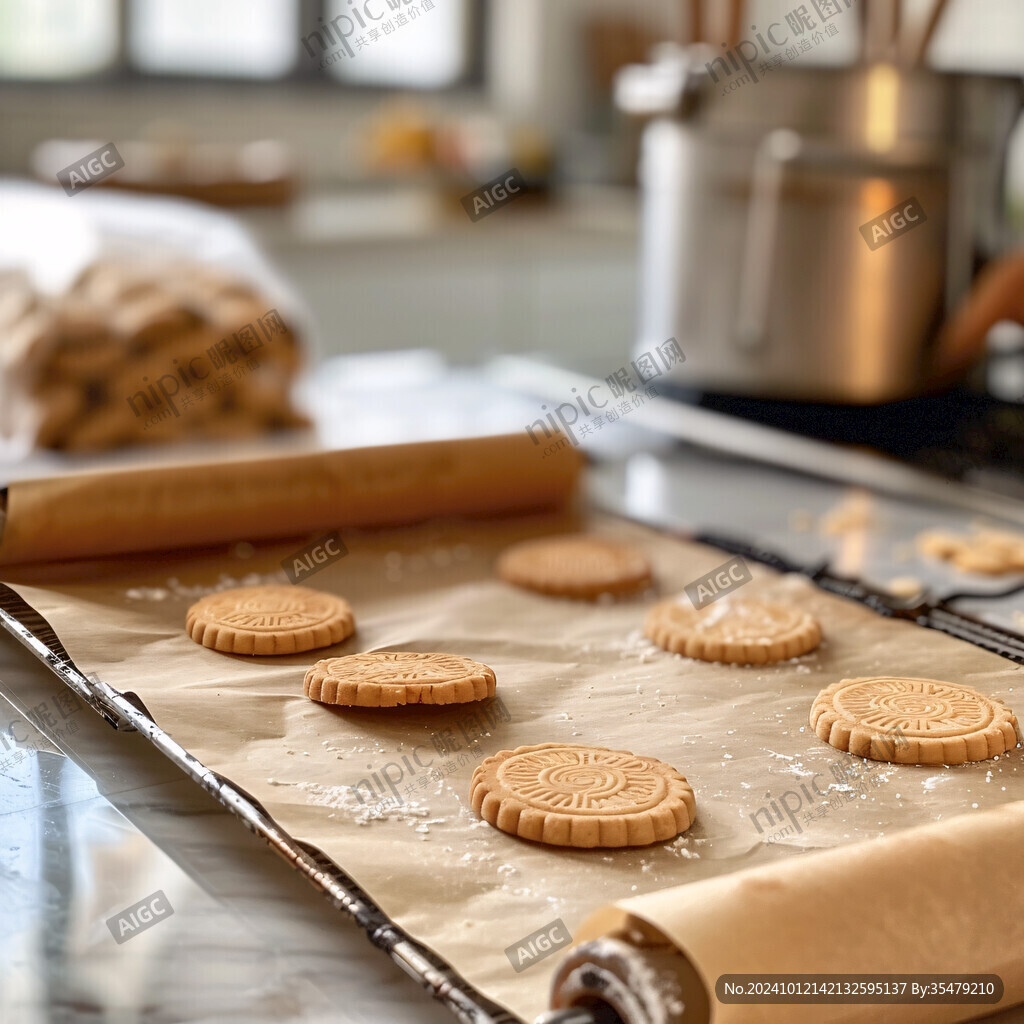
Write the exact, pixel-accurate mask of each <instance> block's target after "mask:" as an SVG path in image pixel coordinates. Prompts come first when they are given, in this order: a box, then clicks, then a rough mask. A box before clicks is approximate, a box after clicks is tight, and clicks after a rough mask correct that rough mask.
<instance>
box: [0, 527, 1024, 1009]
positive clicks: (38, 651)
mask: <svg viewBox="0 0 1024 1024" xmlns="http://www.w3.org/2000/svg"><path fill="white" fill-rule="evenodd" d="M620 518H621V517H620ZM645 525H648V526H651V525H654V526H657V524H652V523H647V524H645ZM658 528H661V529H662V530H663V532H665V533H671V534H675V535H676V536H680V537H683V538H685V539H686V540H689V541H695V542H697V543H702V544H709V545H712V546H715V547H718V548H721V549H723V550H725V551H728V552H730V553H731V554H738V555H740V556H742V557H743V558H745V559H751V560H754V561H757V562H760V563H762V564H764V565H768V566H770V567H772V568H775V569H777V570H779V571H781V572H798V573H801V574H803V575H805V576H807V577H808V578H810V579H811V580H812V581H813V582H814V583H816V584H817V585H818V586H820V587H821V588H822V589H824V590H826V591H829V592H831V593H834V594H837V595H839V596H841V597H846V598H848V599H850V600H854V601H857V602H859V603H861V604H863V605H865V606H866V607H868V608H871V609H872V610H873V611H875V612H876V613H877V614H880V615H883V616H887V617H897V618H903V619H907V620H910V621H913V622H916V623H917V624H918V625H920V626H923V627H927V628H930V629H937V630H940V631H941V632H944V633H946V634H948V635H950V636H954V637H956V638H958V639H960V640H965V641H967V642H968V643H972V644H974V645H975V646H977V647H981V648H984V649H985V650H989V651H994V652H995V653H997V654H1000V655H1002V656H1003V657H1005V658H1009V659H1010V660H1012V661H1015V662H1017V663H1018V664H1024V636H1022V635H1021V634H1018V633H1014V632H1012V631H1010V630H1006V629H1003V628H1001V627H997V626H993V625H990V624H988V623H985V622H983V621H982V620H980V619H977V618H974V617H972V616H970V615H966V614H963V613H961V612H958V611H957V610H956V609H955V608H953V607H952V604H953V602H954V601H956V600H958V599H960V598H966V597H971V598H979V597H1005V596H1008V595H1009V594H1011V593H1014V592H1016V591H1018V590H1024V585H1021V586H1018V587H1015V588H1012V589H1011V590H1007V591H1003V592H1001V593H999V594H987V595H983V594H967V593H958V594H950V595H948V596H946V597H945V598H943V599H937V600H931V599H928V598H927V597H925V596H924V595H922V596H920V597H919V598H917V599H914V600H910V601H901V600H899V599H897V598H894V597H892V596H891V595H889V594H886V593H884V592H883V591H878V590H874V589H872V588H870V587H868V586H866V585H864V584H862V583H860V582H859V581H858V580H854V579H848V578H844V577H840V576H836V575H833V574H832V573H831V572H830V571H829V568H828V565H827V564H825V563H822V564H819V565H815V566H801V565H797V564H795V563H792V562H790V561H787V560H786V559H784V558H782V557H780V556H779V555H777V554H775V553H774V552H772V551H769V550H766V549H762V548H758V547H755V546H751V545H749V544H747V543H745V542H741V541H737V540H734V539H732V538H727V537H721V536H717V535H713V534H693V533H686V534H680V532H679V531H678V530H665V529H664V528H663V527H658ZM0 625H2V626H3V628H4V629H5V630H6V631H7V632H8V633H10V634H11V636H13V637H14V638H15V639H16V640H18V641H19V642H20V643H21V644H23V645H24V646H25V647H27V648H28V649H29V650H30V651H31V652H32V653H33V654H34V655H35V656H36V657H37V658H38V659H39V660H40V661H41V662H43V664H44V665H46V667H47V668H48V669H49V670H50V671H51V672H52V673H53V674H54V675H55V676H56V677H57V678H58V679H60V680H61V682H63V683H64V684H65V685H66V686H68V687H70V688H71V690H73V691H74V693H75V694H76V695H77V696H78V697H79V698H80V699H81V700H82V701H84V702H85V703H86V704H88V705H89V706H90V707H91V708H92V709H93V710H94V711H95V712H96V713H97V714H99V715H100V716H101V717H102V718H104V719H105V720H106V721H107V723H108V724H109V725H111V726H112V727H113V728H114V729H117V730H119V731H122V732H133V731H134V732H139V733H141V734H142V735H143V736H145V737H146V739H148V740H149V741H150V742H151V743H152V744H153V745H154V746H155V747H156V748H157V749H158V750H160V752H161V753H163V755H164V756H165V757H167V758H168V759H169V760H170V761H172V762H173V763H174V764H175V765H177V766H178V767H179V768H180V769H181V770H182V771H183V772H185V773H186V774H187V775H188V776H189V777H190V778H191V779H193V781H195V782H196V783H198V784H199V785H200V786H202V788H203V789H205V790H206V791H207V792H208V793H209V794H210V795H211V796H213V798H214V799H215V800H217V801H218V802H219V803H220V804H222V805H223V806H224V807H225V808H227V810H229V811H230V812H231V813H232V814H234V815H235V816H236V817H237V818H239V819H240V820H241V822H242V823H243V824H244V825H245V826H246V828H248V829H249V830H250V831H251V832H253V833H255V834H256V835H257V836H259V837H261V838H262V839H263V840H264V841H265V842H266V843H267V844H268V845H269V846H270V848H271V849H272V850H274V851H275V852H276V853H277V854H279V855H280V856H281V857H282V858H283V859H284V860H285V862H286V863H287V864H288V865H289V866H290V867H291V868H292V869H293V870H295V871H298V872H299V873H300V874H301V875H303V876H304V877H305V878H306V880H307V881H308V882H309V883H310V884H311V885H312V886H313V887H314V888H316V889H317V890H318V891H319V892H320V893H322V894H323V896H324V897H325V898H326V899H327V900H329V901H330V903H331V904H332V905H333V906H334V907H335V909H337V910H339V911H341V912H342V913H343V914H345V915H346V916H348V917H349V918H350V919H351V920H352V921H354V922H355V923H356V924H357V925H358V926H359V927H360V928H362V930H363V931H364V932H365V933H366V936H367V938H368V939H369V940H370V942H372V943H373V944H374V945H375V946H377V947H378V948H379V949H381V950H383V951H384V952H385V953H386V954H387V955H388V956H389V957H390V958H391V959H392V960H393V961H394V962H395V963H396V964H397V965H398V966H399V967H400V968H401V969H402V970H403V971H405V973H406V974H408V975H409V976H410V977H412V978H413V979H414V980H415V981H416V982H417V983H418V984H419V985H420V986H421V987H422V988H423V989H425V990H426V991H427V992H429V993H430V994H431V996H433V998H434V999H436V1000H438V1001H439V1002H441V1003H442V1004H444V1005H445V1006H446V1007H447V1008H448V1009H449V1010H450V1011H451V1012H452V1014H453V1015H454V1016H455V1018H456V1019H457V1020H459V1021H462V1022H464V1024H526V1022H524V1021H522V1020H521V1019H520V1018H519V1017H516V1016H515V1015H513V1014H511V1013H509V1012H508V1011H507V1010H505V1009H503V1008H502V1007H501V1006H499V1005H498V1004H497V1003H495V1002H493V1001H492V1000H490V999H488V998H487V997H486V996H485V995H483V993H481V992H479V991H477V989H476V988H474V987H473V986H472V985H471V984H470V983H469V982H467V981H466V980H465V979H464V978H462V977H460V976H459V974H458V973H457V972H456V971H455V970H454V968H452V967H451V966H450V965H449V964H448V963H446V962H445V961H444V960H443V959H441V958H440V957H439V956H437V955H436V954H435V953H433V952H431V951H430V950H429V949H427V948H426V947H424V946H422V945H421V944H419V943H418V942H416V940H415V939H413V938H412V937H411V936H410V935H408V934H407V933H406V932H405V931H403V930H402V929H401V928H399V927H398V926H397V925H396V924H395V923H394V922H393V921H391V920H390V919H389V918H388V917H387V915H386V914H385V913H384V912H383V911H382V910H381V909H380V908H379V907H378V906H377V905H376V904H375V903H374V901H373V900H372V899H371V898H370V897H369V896H368V895H367V894H366V893H365V892H364V891H363V890H362V889H361V888H360V887H359V886H358V885H357V884H356V883H355V881H353V879H351V878H350V877H349V876H348V875H347V874H346V873H345V872H344V870H342V868H341V867H339V865H337V864H335V863H334V861H332V860H330V859H329V858H328V857H326V856H325V855H324V854H323V853H322V852H320V851H319V850H318V849H316V848H315V847H313V846H311V845H309V844H306V843H303V842H300V841H299V840H296V839H294V838H293V837H292V836H290V835H289V834H288V833H287V832H285V831H284V830H283V829H281V828H279V827H278V825H277V824H276V823H275V822H274V820H273V819H272V818H271V817H270V815H269V814H268V813H267V812H266V810H265V809H264V808H263V807H262V806H261V804H260V802H259V801H258V800H256V799H255V798H253V797H252V796H251V795H249V794H248V793H246V792H245V791H244V790H243V789H241V788H240V787H239V786H237V785H235V784H234V783H232V782H231V781H230V780H229V779H226V778H224V777H223V776H221V775H219V774H218V773H217V772H214V771H212V770H211V769H209V768H207V767H206V765H204V764H203V763H202V762H201V761H199V760H198V759H197V758H195V757H193V756H192V755H191V754H190V753H189V752H188V751H187V750H186V749H185V748H184V747H182V746H181V745H180V744H178V743H176V742H175V741H174V740H173V739H171V737H170V736H169V735H168V734H167V733H166V732H164V731H163V730H162V729H161V728H160V727H159V726H158V725H157V724H156V722H155V721H154V720H153V717H152V715H151V714H150V713H149V711H148V709H147V708H146V706H145V704H144V703H143V702H142V700H141V699H140V698H139V697H138V695H137V694H135V693H133V692H132V691H130V690H126V691H124V692H123V693H121V692H118V691H117V690H114V689H112V688H111V687H110V686H109V685H107V684H106V683H104V682H103V681H102V680H100V679H98V678H96V677H95V676H86V675H85V673H83V672H82V671H81V669H79V668H78V666H77V665H75V663H74V662H73V661H72V659H71V657H70V656H69V654H68V652H67V650H66V649H65V648H64V645H63V644H62V643H61V641H60V638H59V637H58V636H57V634H56V633H55V632H54V630H53V628H52V627H51V626H50V624H49V623H48V622H47V621H46V619H44V618H43V616H41V615H40V614H39V613H38V612H36V611H35V610H34V609H33V608H32V607H31V606H29V605H28V604H27V603H26V602H25V601H24V600H22V598H21V597H20V596H19V595H18V594H17V593H16V592H15V591H14V590H12V589H11V588H10V587H9V586H6V585H5V584H3V583H0ZM542 1022H543V1024H595V1020H594V1018H593V1016H592V1015H591V1014H590V1013H589V1012H588V1011H585V1010H560V1011H553V1012H549V1013H544V1014H541V1015H540V1016H539V1017H538V1018H537V1020H536V1022H535V1024H542Z"/></svg>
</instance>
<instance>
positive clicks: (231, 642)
mask: <svg viewBox="0 0 1024 1024" xmlns="http://www.w3.org/2000/svg"><path fill="white" fill-rule="evenodd" d="M185 629H186V631H187V632H188V635H189V636H190V637H192V639H193V640H195V642H196V643H197V644H202V645H203V647H211V648H213V650H215V651H224V652H225V653H227V654H299V653H301V652H302V651H312V650H315V649H316V648H317V647H330V645H331V644H336V643H340V642H341V641H342V640H345V639H346V638H347V637H350V636H351V635H352V634H353V633H354V632H355V620H354V619H353V616H352V609H351V608H349V606H348V604H347V603H346V602H345V601H343V600H342V599H341V598H340V597H335V596H334V595H333V594H325V593H322V592H321V591H319V590H312V589H310V588H309V587H296V586H280V585H273V586H260V587H236V588H235V589H233V590H222V591H220V592H219V593H216V594H209V595H208V596H206V597H204V598H202V599H201V600H199V601H197V602H196V603H195V604H194V605H192V607H191V608H189V610H188V617H187V618H186V620H185Z"/></svg>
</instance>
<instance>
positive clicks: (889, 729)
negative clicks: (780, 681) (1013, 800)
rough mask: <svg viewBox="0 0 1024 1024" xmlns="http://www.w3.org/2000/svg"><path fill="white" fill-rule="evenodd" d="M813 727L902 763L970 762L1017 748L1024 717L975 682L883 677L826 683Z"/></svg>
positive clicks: (847, 746) (836, 741) (842, 744)
mask: <svg viewBox="0 0 1024 1024" xmlns="http://www.w3.org/2000/svg"><path fill="white" fill-rule="evenodd" d="M811 727H812V728H813V729H814V731H815V732H816V733H817V734H818V737H819V738H820V739H823V740H824V741H825V742H826V743H829V744H830V745H831V746H833V747H835V748H836V749H837V750H848V751H849V752H850V753H851V754H857V755H858V756H860V757H868V758H871V759H872V760H875V761H893V762H896V763H897V764H964V763H965V762H966V761H984V760H986V759H987V758H990V757H995V756H996V754H1002V753H1003V752H1004V751H1007V750H1012V749H1013V748H1014V747H1015V746H1017V743H1018V741H1019V740H1020V732H1019V728H1018V725H1017V719H1016V717H1015V716H1014V715H1013V713H1012V712H1011V711H1010V709H1009V708H1007V707H1006V706H1005V705H1004V704H1002V703H1001V702H1000V701H998V700H994V699H993V698H991V697H986V696H985V695H984V694H981V693H978V691H977V690H974V689H971V687H969V686H963V685H961V684H960V683H945V682H941V681H939V680H937V679H905V678H902V677H900V676H876V677H872V678H864V679H843V680H841V681H840V682H838V683H833V684H832V685H831V686H827V687H825V689H824V690H822V691H821V693H819V694H818V696H817V697H816V698H815V699H814V703H813V704H812V705H811Z"/></svg>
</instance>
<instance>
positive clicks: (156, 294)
mask: <svg viewBox="0 0 1024 1024" xmlns="http://www.w3.org/2000/svg"><path fill="white" fill-rule="evenodd" d="M106 198H107V197H104V199H106ZM111 198H114V199H115V200H116V201H117V202H118V203H124V202H127V203H130V204H133V206H132V208H131V209H132V212H133V213H139V214H140V216H141V221H142V223H143V225H144V226H145V223H146V220H147V217H148V218H149V219H150V220H151V222H152V232H153V234H152V237H153V238H154V239H157V241H154V242H153V243H152V244H148V242H147V244H145V245H143V244H141V243H142V235H143V231H144V228H143V231H138V232H137V236H138V237H136V238H135V239H125V238H124V237H123V230H124V229H123V226H121V225H119V223H117V222H116V221H117V219H116V218H115V219H114V221H115V222H114V223H113V225H112V223H111V218H109V217H106V218H105V217H104V216H103V214H104V213H105V212H107V211H104V210H102V209H101V210H100V216H98V217H97V216H96V215H95V214H94V215H93V216H92V217H87V218H85V219H86V221H87V223H86V232H85V233H86V237H87V238H88V240H89V242H90V244H89V245H88V246H86V247H84V248H85V252H84V254H83V257H84V258H80V259H79V260H78V261H77V266H69V267H68V268H67V269H68V271H73V273H71V272H68V273H66V274H65V279H64V280H63V281H58V282H57V283H56V286H54V284H53V282H47V285H48V287H43V286H41V285H40V283H39V277H40V275H39V274H38V273H34V270H35V268H34V267H33V260H34V259H36V260H37V259H38V254H37V252H33V253H29V252H28V251H27V250H26V258H25V265H24V267H18V266H17V265H15V266H14V267H13V268H10V263H11V260H10V255H9V254H8V260H7V262H8V267H9V268H10V269H8V270H7V272H6V273H4V274H3V275H0V440H3V441H6V442H8V443H9V444H12V445H13V446H14V447H16V448H18V449H22V450H28V449H30V448H50V449H63V450H69V451H90V450H91V451H97V450H104V449H110V448H118V447H122V446H128V445H134V444H145V443H160V442H171V441H185V440H197V439H233V438H245V437H252V436H256V435H259V434H263V433H267V432H270V431H274V430H281V429H288V428H296V427H303V426H308V421H307V420H306V419H305V417H303V416H302V415H300V414H299V413H298V412H296V410H295V408H294V407H293V404H292V400H291V392H292V387H293V385H294V383H295V379H296V376H297V374H298V371H299V369H300V366H301V364H302V362H303V359H302V348H301V346H300V343H299V337H298V336H299V328H298V326H297V324H296V323H295V322H294V321H295V316H294V309H295V303H294V301H293V300H292V297H291V296H290V295H288V294H285V295H284V300H283V301H282V288H281V286H280V283H279V282H277V281H276V280H274V279H273V278H272V275H270V274H269V273H268V272H266V271H265V270H264V268H263V267H262V264H261V261H260V260H259V257H258V254H257V253H255V252H254V251H249V252H246V251H245V250H246V248H247V246H249V245H250V243H249V242H248V239H247V238H246V237H245V236H244V234H243V233H241V232H237V233H236V234H233V233H231V232H230V228H231V227H232V225H228V228H229V232H228V239H229V244H224V241H223V237H224V236H223V228H224V225H223V224H221V223H217V222H218V221H220V220H221V217H222V215H218V214H210V215H207V213H206V211H203V210H201V209H195V208H193V207H191V206H188V205H186V206H185V207H184V209H183V210H174V211H173V213H174V215H175V216H177V217H179V218H184V219H185V220H186V221H188V220H189V219H190V218H191V220H192V224H191V225H190V228H191V236H190V233H189V232H188V231H182V230H181V225H180V223H179V225H178V229H179V230H178V237H177V238H174V237H172V238H171V239H168V237H167V234H166V232H163V231H161V230H160V228H161V226H162V224H161V222H163V221H165V220H166V218H167V216H168V211H167V209H166V208H165V207H163V206H162V204H161V207H158V208H156V211H155V212H156V215H155V216H153V208H152V207H150V208H149V209H147V206H150V204H151V203H152V201H147V200H137V199H135V198H134V197H131V198H125V197H111ZM65 201H66V199H65ZM140 202H141V203H142V204H143V206H142V208H141V210H138V209H136V208H135V206H134V204H137V203H140ZM101 206H108V204H107V203H103V204H101ZM108 209H109V207H108ZM115 211H116V212H117V213H118V214H119V216H120V217H122V218H123V207H122V208H120V209H118V208H117V207H115ZM208 217H209V219H210V221H211V224H210V230H209V231H204V228H205V227H206V221H207V219H208ZM80 221H81V218H80V217H79V215H78V214H76V213H72V214H71V215H69V217H68V220H67V228H68V234H69V235H71V236H72V237H74V236H76V235H79V234H81V228H82V225H81V222H80ZM62 224H63V219H62V218H58V225H62ZM119 228H120V231H121V233H120V234H119ZM211 237H213V238H215V239H217V243H216V244H214V245H212V246H211V245H210V244H209V239H210V238H211ZM194 239H205V240H206V242H207V244H206V245H205V246H204V245H198V246H196V247H195V249H194V250H193V251H198V252H199V253H200V254H201V255H203V256H207V257H208V256H209V255H210V252H211V250H214V251H215V254H216V259H204V260H203V261H202V262H199V261H197V260H195V259H191V258H184V256H183V252H184V251H185V250H187V249H188V248H189V243H190V241H192V240H194ZM132 242H133V243H134V244H126V243H132ZM141 249H145V250H147V251H145V252H142V251H140V250H141ZM15 255H17V254H15ZM261 277H264V278H266V279H265V280H261Z"/></svg>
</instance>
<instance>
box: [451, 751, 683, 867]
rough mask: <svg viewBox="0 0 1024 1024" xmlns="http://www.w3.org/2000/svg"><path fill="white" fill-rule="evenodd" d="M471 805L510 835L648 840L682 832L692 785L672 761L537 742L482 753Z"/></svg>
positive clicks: (577, 841)
mask: <svg viewBox="0 0 1024 1024" xmlns="http://www.w3.org/2000/svg"><path fill="white" fill-rule="evenodd" d="M469 798H470V802H471V803H472V804H473V810H474V811H476V812H477V814H479V815H480V817H482V818H483V819H484V821H487V822H489V823H490V824H491V825H493V826H494V827H495V828H498V829H501V831H502V832H508V833H509V835H513V836H520V837H521V838H523V839H533V840H534V841H536V842H539V843H548V844H549V845H551V846H575V847H580V848H584V849H589V848H591V847H595V846H603V847H616V846H647V845H649V844H650V843H657V842H662V841H663V840H666V839H672V838H673V837H674V836H677V835H679V833H680V832H685V831H686V830H687V829H688V828H689V827H690V825H692V824H693V820H694V818H695V817H696V804H695V802H694V798H693V790H692V789H691V788H690V785H689V783H688V782H687V781H686V779H685V778H684V777H683V776H682V775H680V774H679V772H677V771H676V770H675V768H673V767H671V766H670V765H667V764H665V763H664V762H662V761H657V760H655V759H654V758H653V757H637V756H636V755H635V754H631V753H629V752H628V751H625V750H606V749H605V748H603V747H586V746H581V745H579V744H575V743H541V744H539V745H537V746H533V747H518V748H517V749H516V750H502V751H501V752H500V753H498V754H495V755H494V756H493V757H488V758H487V759H486V760H484V761H482V762H481V763H480V764H479V765H478V766H477V768H476V771H474V772H473V779H472V782H471V783H470V791H469Z"/></svg>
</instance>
